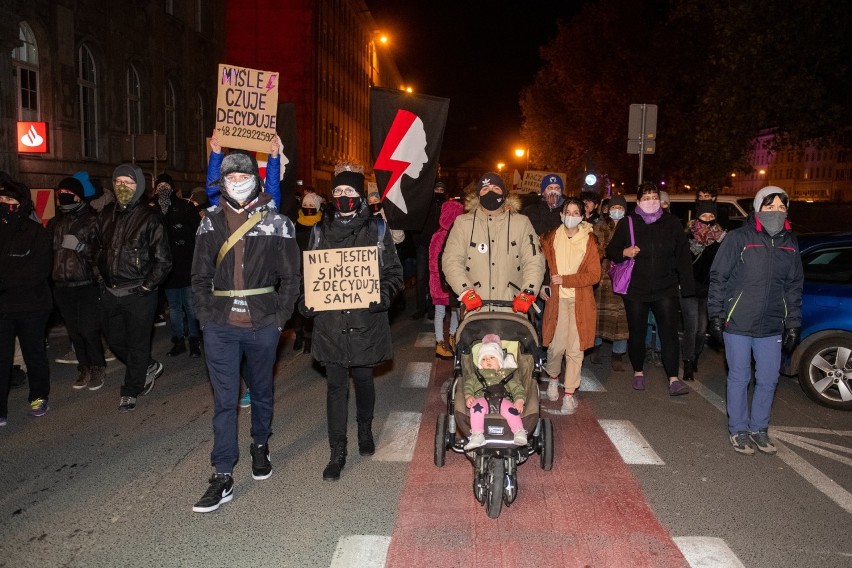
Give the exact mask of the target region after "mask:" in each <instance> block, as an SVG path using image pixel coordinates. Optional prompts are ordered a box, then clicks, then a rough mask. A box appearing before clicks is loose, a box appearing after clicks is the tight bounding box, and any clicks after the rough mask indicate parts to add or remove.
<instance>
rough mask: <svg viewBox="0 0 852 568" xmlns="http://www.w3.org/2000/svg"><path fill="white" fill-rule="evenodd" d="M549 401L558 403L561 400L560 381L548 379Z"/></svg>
mask: <svg viewBox="0 0 852 568" xmlns="http://www.w3.org/2000/svg"><path fill="white" fill-rule="evenodd" d="M547 400H549V401H552V402H556V401H557V400H559V381H558V380H557V379H547Z"/></svg>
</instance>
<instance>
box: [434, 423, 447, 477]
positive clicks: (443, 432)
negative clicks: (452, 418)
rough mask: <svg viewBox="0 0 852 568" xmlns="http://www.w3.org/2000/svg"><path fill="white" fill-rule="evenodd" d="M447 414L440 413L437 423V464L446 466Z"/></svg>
mask: <svg viewBox="0 0 852 568" xmlns="http://www.w3.org/2000/svg"><path fill="white" fill-rule="evenodd" d="M447 434H448V432H447V415H446V414H439V415H438V423H437V424H435V465H436V466H438V467H444V458H445V456H446V455H447Z"/></svg>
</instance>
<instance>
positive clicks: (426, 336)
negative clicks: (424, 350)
mask: <svg viewBox="0 0 852 568" xmlns="http://www.w3.org/2000/svg"><path fill="white" fill-rule="evenodd" d="M414 346H415V347H433V348H434V347H435V332H434V331H421V332H420V333H418V334H417V339H416V340H415V341H414Z"/></svg>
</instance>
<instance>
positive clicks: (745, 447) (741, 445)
mask: <svg viewBox="0 0 852 568" xmlns="http://www.w3.org/2000/svg"><path fill="white" fill-rule="evenodd" d="M748 438H749V436H748V432H737V433H736V434H733V435H732V436H731V437H730V440H731V445H732V446H733V447H734V451H735V452H737V453H740V454H746V455H751V454H753V453H754V448H752V447H751V444H749V442H748Z"/></svg>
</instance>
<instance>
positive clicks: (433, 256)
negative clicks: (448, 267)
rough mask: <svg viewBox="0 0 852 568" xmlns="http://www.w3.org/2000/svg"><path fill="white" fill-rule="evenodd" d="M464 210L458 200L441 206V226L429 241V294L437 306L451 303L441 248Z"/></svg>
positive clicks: (439, 220) (439, 222)
mask: <svg viewBox="0 0 852 568" xmlns="http://www.w3.org/2000/svg"><path fill="white" fill-rule="evenodd" d="M463 212H464V206H463V205H462V204H461V203H459V202H458V201H446V202H444V204H443V205H442V206H441V217H440V218H439V219H438V225H439V228H438V230H437V231H435V234H434V235H432V240H431V241H430V242H429V294H430V295H431V296H432V303H433V304H435V305H436V306H448V305H449V304H450V293H449V290H447V289H446V288H445V284H446V283H445V281H444V279H443V278H442V277H441V267H440V266H439V265H438V262H439V261H440V256H441V250H442V249H443V248H444V242H445V241H446V240H447V234H448V233H449V232H450V228H451V227H452V226H453V222H454V221H455V220H456V217H458V216H459V215H461V214H462V213H463Z"/></svg>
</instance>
